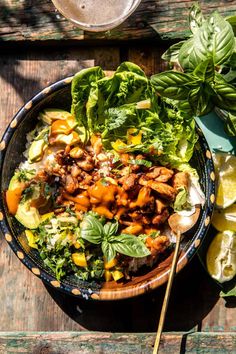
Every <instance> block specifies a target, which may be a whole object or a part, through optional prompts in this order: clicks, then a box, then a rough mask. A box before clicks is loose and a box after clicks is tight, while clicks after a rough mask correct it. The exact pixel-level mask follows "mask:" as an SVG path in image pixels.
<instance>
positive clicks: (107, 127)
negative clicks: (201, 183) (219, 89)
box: [71, 62, 197, 168]
mask: <svg viewBox="0 0 236 354" xmlns="http://www.w3.org/2000/svg"><path fill="white" fill-rule="evenodd" d="M142 101H147V102H149V103H150V104H147V105H142V104H140V102H142ZM71 110H72V113H74V114H75V116H76V118H77V120H78V121H79V123H80V124H81V125H83V126H84V127H85V128H86V130H87V131H88V134H90V135H91V134H93V133H100V134H101V136H102V139H103V144H104V146H105V148H107V149H112V147H113V146H114V144H115V145H116V146H117V142H121V143H122V149H123V151H124V150H125V151H127V152H131V151H134V152H135V151H139V152H143V153H147V154H150V155H151V156H152V158H154V159H157V160H159V161H160V162H161V163H162V164H164V165H170V166H171V167H176V168H178V167H179V166H181V165H184V164H186V163H188V161H189V160H190V158H191V157H192V154H193V149H194V145H195V143H196V140H197V138H196V134H195V121H194V118H193V117H192V116H191V115H189V114H186V113H184V110H181V109H180V108H179V107H178V106H177V105H176V104H175V101H173V100H168V99H165V100H163V99H161V98H159V97H158V96H156V94H155V89H154V87H153V86H152V84H151V83H150V80H149V79H148V78H147V77H146V75H145V73H144V72H143V71H142V69H141V68H139V67H138V66H137V65H136V64H133V63H129V62H124V63H122V64H121V65H120V66H119V67H118V69H117V70H116V72H115V73H114V75H113V76H112V77H105V75H104V72H103V71H102V69H101V68H99V67H95V68H91V69H85V70H82V71H81V72H80V73H78V74H77V75H76V76H75V77H74V79H73V82H72V107H71ZM132 128H135V129H136V133H137V134H140V135H141V139H140V141H139V143H138V144H131V143H130V142H129V139H128V131H129V129H132Z"/></svg>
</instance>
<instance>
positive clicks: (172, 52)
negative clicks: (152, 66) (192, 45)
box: [161, 41, 185, 63]
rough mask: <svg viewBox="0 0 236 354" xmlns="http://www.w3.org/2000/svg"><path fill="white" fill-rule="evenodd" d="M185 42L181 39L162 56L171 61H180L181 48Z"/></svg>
mask: <svg viewBox="0 0 236 354" xmlns="http://www.w3.org/2000/svg"><path fill="white" fill-rule="evenodd" d="M184 43H185V41H180V42H178V43H175V44H173V45H172V46H170V48H168V49H167V51H165V53H164V54H162V56H161V58H162V59H163V60H166V61H168V62H169V63H178V56H179V50H180V48H181V47H182V45H183V44H184Z"/></svg>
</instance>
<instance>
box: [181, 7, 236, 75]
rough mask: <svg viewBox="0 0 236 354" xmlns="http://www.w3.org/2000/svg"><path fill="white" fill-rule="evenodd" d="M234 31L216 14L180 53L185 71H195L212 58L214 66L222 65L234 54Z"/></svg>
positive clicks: (200, 28)
mask: <svg viewBox="0 0 236 354" xmlns="http://www.w3.org/2000/svg"><path fill="white" fill-rule="evenodd" d="M234 47H235V40H234V33H233V30H232V28H231V26H230V24H229V23H227V21H225V20H224V19H223V17H222V16H220V15H219V14H218V13H214V14H213V15H212V16H211V17H210V18H209V19H208V20H207V21H205V22H204V23H203V24H202V26H201V27H199V28H198V29H197V30H196V32H195V33H194V36H193V37H192V38H190V39H189V40H187V41H186V42H185V43H184V44H183V45H182V47H181V48H180V51H179V57H178V59H179V63H180V65H181V67H182V68H183V69H184V70H185V71H193V70H194V68H195V67H196V66H197V65H198V64H200V63H201V62H202V61H204V60H206V59H208V58H209V57H212V59H213V63H214V65H220V64H222V63H224V62H225V61H226V60H228V59H229V58H230V56H231V55H232V54H233V52H234Z"/></svg>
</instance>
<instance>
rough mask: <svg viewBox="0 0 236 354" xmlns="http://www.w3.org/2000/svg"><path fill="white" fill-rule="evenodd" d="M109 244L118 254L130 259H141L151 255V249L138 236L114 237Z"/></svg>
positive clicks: (122, 235)
mask: <svg viewBox="0 0 236 354" xmlns="http://www.w3.org/2000/svg"><path fill="white" fill-rule="evenodd" d="M109 242H110V243H111V244H112V246H113V248H114V249H115V250H116V252H119V253H121V254H124V255H126V256H129V257H134V258H140V257H145V256H149V255H150V251H149V249H148V248H147V247H146V246H145V244H144V243H143V242H142V241H140V240H139V239H138V238H137V237H136V236H133V235H128V234H121V235H119V236H114V237H112V238H111V239H110V240H109Z"/></svg>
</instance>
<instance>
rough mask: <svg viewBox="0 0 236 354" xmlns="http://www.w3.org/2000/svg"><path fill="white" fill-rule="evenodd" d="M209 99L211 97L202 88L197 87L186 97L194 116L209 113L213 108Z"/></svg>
mask: <svg viewBox="0 0 236 354" xmlns="http://www.w3.org/2000/svg"><path fill="white" fill-rule="evenodd" d="M211 98H212V96H211V95H210V94H209V93H208V92H207V90H204V89H203V88H202V87H197V88H195V89H193V90H191V91H190V93H189V96H188V101H189V104H190V106H191V108H192V111H193V112H194V114H195V115H197V116H202V115H205V114H207V113H210V112H211V111H212V109H213V107H214V104H213V102H212V100H211Z"/></svg>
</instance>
